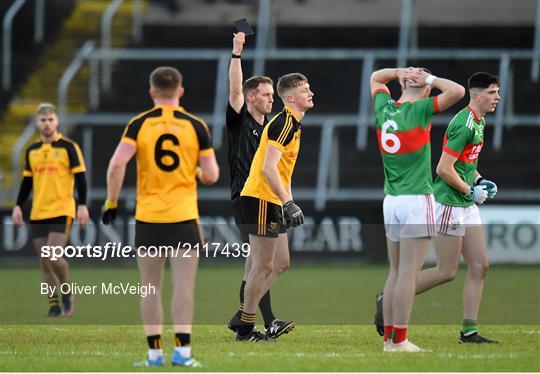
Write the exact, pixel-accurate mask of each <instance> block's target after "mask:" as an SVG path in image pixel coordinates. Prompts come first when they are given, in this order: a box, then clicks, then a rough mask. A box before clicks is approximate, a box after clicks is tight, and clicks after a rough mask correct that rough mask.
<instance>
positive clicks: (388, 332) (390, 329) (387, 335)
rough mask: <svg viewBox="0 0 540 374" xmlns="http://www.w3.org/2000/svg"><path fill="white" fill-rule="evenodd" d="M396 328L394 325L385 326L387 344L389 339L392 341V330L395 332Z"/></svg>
mask: <svg viewBox="0 0 540 374" xmlns="http://www.w3.org/2000/svg"><path fill="white" fill-rule="evenodd" d="M393 328H394V326H392V325H385V326H384V341H385V342H387V341H388V339H390V340H391V339H392V337H391V335H392V330H393Z"/></svg>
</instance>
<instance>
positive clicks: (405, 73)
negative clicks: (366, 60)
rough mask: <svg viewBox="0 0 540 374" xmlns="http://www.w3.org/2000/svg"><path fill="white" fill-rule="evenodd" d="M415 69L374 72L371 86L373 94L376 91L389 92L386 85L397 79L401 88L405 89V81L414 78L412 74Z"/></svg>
mask: <svg viewBox="0 0 540 374" xmlns="http://www.w3.org/2000/svg"><path fill="white" fill-rule="evenodd" d="M414 70H415V68H412V67H409V68H405V69H403V68H392V69H381V70H377V71H374V72H373V73H372V74H371V79H370V86H371V92H373V91H376V90H380V89H383V90H388V87H386V84H387V83H388V82H390V81H393V80H395V79H397V80H399V84H400V86H401V88H405V81H406V80H407V79H411V78H412V73H413V71H414Z"/></svg>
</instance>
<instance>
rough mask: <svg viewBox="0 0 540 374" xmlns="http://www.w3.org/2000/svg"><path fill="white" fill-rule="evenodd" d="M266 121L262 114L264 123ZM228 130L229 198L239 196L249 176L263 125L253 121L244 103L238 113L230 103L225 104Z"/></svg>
mask: <svg viewBox="0 0 540 374" xmlns="http://www.w3.org/2000/svg"><path fill="white" fill-rule="evenodd" d="M267 122H268V119H267V118H266V116H264V125H266V123H267ZM226 124H227V130H228V132H229V154H228V156H227V161H228V162H229V169H230V174H231V200H232V199H234V198H236V197H239V196H240V192H241V191H242V188H243V187H244V183H246V180H247V178H248V176H249V169H250V168H251V162H252V161H253V157H254V156H255V152H257V148H258V147H259V142H260V141H261V134H262V132H263V129H264V126H261V125H259V124H258V123H257V121H255V119H254V118H253V117H252V116H251V114H250V113H249V111H248V110H247V105H246V104H245V103H244V105H243V106H242V109H240V113H236V111H235V110H234V109H233V107H232V106H231V104H230V103H229V104H227V117H226Z"/></svg>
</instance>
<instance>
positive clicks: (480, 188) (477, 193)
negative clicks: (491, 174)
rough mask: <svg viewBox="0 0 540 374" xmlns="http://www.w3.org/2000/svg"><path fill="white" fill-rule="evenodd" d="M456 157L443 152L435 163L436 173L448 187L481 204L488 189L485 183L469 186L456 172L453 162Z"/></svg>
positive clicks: (485, 197) (486, 196)
mask: <svg viewBox="0 0 540 374" xmlns="http://www.w3.org/2000/svg"><path fill="white" fill-rule="evenodd" d="M456 161H457V158H456V157H454V156H452V155H451V154H449V153H446V152H443V153H442V155H441V159H440V160H439V163H438V165H437V169H436V173H437V175H438V176H439V177H441V178H442V179H443V180H444V181H445V182H446V183H448V184H449V185H450V187H452V188H454V189H455V190H456V191H459V192H461V193H462V194H464V195H466V196H467V197H468V198H470V199H472V200H474V202H475V203H477V204H483V203H484V201H486V199H487V198H488V190H487V186H485V185H475V186H469V185H468V184H467V183H465V181H464V180H463V179H461V177H460V176H459V175H458V173H457V172H456V169H455V168H454V164H455V163H456Z"/></svg>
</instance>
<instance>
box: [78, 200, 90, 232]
mask: <svg viewBox="0 0 540 374" xmlns="http://www.w3.org/2000/svg"><path fill="white" fill-rule="evenodd" d="M88 221H90V214H89V213H88V207H87V206H86V204H79V205H77V222H78V223H79V226H81V227H83V228H84V227H85V226H86V225H87V224H88Z"/></svg>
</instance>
